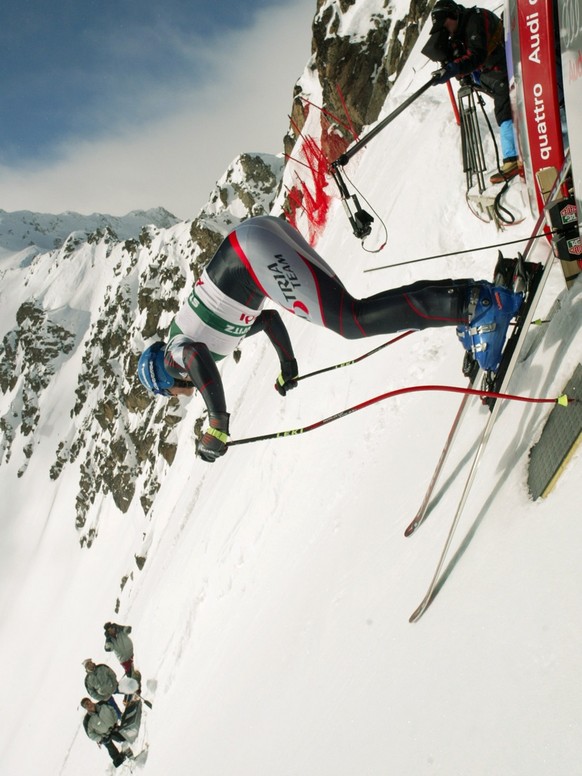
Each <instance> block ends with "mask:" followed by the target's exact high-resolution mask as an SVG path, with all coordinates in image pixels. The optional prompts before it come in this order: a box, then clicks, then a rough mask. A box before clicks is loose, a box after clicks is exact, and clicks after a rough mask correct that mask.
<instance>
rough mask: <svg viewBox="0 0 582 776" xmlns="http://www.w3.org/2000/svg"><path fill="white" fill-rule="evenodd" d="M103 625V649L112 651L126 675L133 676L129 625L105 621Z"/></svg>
mask: <svg viewBox="0 0 582 776" xmlns="http://www.w3.org/2000/svg"><path fill="white" fill-rule="evenodd" d="M103 627H104V630H105V651H106V652H113V653H114V654H115V656H116V657H117V659H118V660H119V662H120V663H121V665H122V667H123V670H124V671H125V673H126V674H127V676H133V675H134V668H133V642H132V640H131V639H130V637H129V634H130V633H131V625H118V624H117V623H115V622H106V623H105V625H104V626H103Z"/></svg>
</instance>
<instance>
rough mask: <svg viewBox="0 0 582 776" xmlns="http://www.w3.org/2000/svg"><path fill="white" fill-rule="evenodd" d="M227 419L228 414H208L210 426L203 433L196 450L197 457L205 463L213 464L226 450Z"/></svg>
mask: <svg viewBox="0 0 582 776" xmlns="http://www.w3.org/2000/svg"><path fill="white" fill-rule="evenodd" d="M229 417H230V415H229V414H228V412H209V413H208V420H209V421H210V426H209V427H208V428H207V429H206V431H205V432H204V434H203V436H202V439H201V440H200V442H198V446H197V449H196V453H197V455H199V456H200V458H202V460H203V461H206V463H214V461H216V459H217V458H220V456H221V455H224V454H225V453H226V451H227V450H228V447H227V444H226V443H227V441H228V420H229Z"/></svg>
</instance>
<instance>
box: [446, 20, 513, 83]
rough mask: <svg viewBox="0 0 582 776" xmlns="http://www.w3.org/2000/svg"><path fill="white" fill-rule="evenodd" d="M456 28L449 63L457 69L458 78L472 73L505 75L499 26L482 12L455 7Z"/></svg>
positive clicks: (505, 68) (499, 21)
mask: <svg viewBox="0 0 582 776" xmlns="http://www.w3.org/2000/svg"><path fill="white" fill-rule="evenodd" d="M459 12H460V15H459V26H458V27H457V30H456V32H455V33H454V35H452V36H451V37H450V40H449V44H450V46H451V52H452V57H453V61H454V62H456V63H457V64H458V65H460V68H461V69H460V73H459V75H461V76H464V75H470V74H471V73H472V72H473V71H474V70H480V71H481V72H483V73H486V72H488V71H490V70H502V71H504V72H506V71H507V62H506V59H505V43H504V32H503V22H502V21H501V19H500V18H499V17H498V16H496V15H495V14H494V13H493V12H492V11H487V10H486V9H485V8H478V7H477V6H474V7H473V8H465V7H464V6H462V5H460V6H459Z"/></svg>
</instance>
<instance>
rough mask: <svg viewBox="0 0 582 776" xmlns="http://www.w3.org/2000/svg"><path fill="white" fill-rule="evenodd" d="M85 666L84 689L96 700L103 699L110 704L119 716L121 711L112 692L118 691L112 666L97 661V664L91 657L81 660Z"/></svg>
mask: <svg viewBox="0 0 582 776" xmlns="http://www.w3.org/2000/svg"><path fill="white" fill-rule="evenodd" d="M83 666H84V667H85V671H86V672H87V673H86V676H85V689H86V690H87V692H88V693H89V695H90V696H91V697H92V698H93V699H94V700H96V701H103V702H105V703H109V705H110V706H112V707H113V708H114V709H115V711H116V713H117V716H118V717H121V711H120V710H119V707H118V706H117V704H116V703H115V699H114V698H113V693H116V692H119V688H118V686H117V677H116V676H115V672H114V671H113V669H112V668H109V666H107V665H105V663H99V664H98V665H97V664H95V663H94V662H93V660H91V658H89V659H87V660H84V661H83Z"/></svg>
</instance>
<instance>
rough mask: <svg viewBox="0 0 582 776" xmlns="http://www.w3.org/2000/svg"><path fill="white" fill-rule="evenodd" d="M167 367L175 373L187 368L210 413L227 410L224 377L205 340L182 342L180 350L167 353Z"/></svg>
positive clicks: (170, 371) (171, 372)
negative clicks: (221, 375) (222, 377)
mask: <svg viewBox="0 0 582 776" xmlns="http://www.w3.org/2000/svg"><path fill="white" fill-rule="evenodd" d="M165 363H166V368H167V369H168V372H169V373H170V374H172V375H175V373H176V372H183V371H184V370H186V372H188V376H189V377H190V380H192V383H193V384H194V387H195V388H196V389H197V390H198V391H199V393H200V395H201V396H202V398H203V399H204V403H205V404H206V408H207V410H208V412H209V413H211V412H214V413H217V412H226V398H225V396H224V387H223V385H222V379H221V377H220V374H219V372H218V369H217V368H216V364H215V363H214V359H213V358H212V355H211V354H210V351H209V350H208V347H207V346H206V345H205V344H204V343H203V342H186V343H184V344H180V347H179V352H173V351H172V349H170V352H169V353H167V354H166V362H165Z"/></svg>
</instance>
